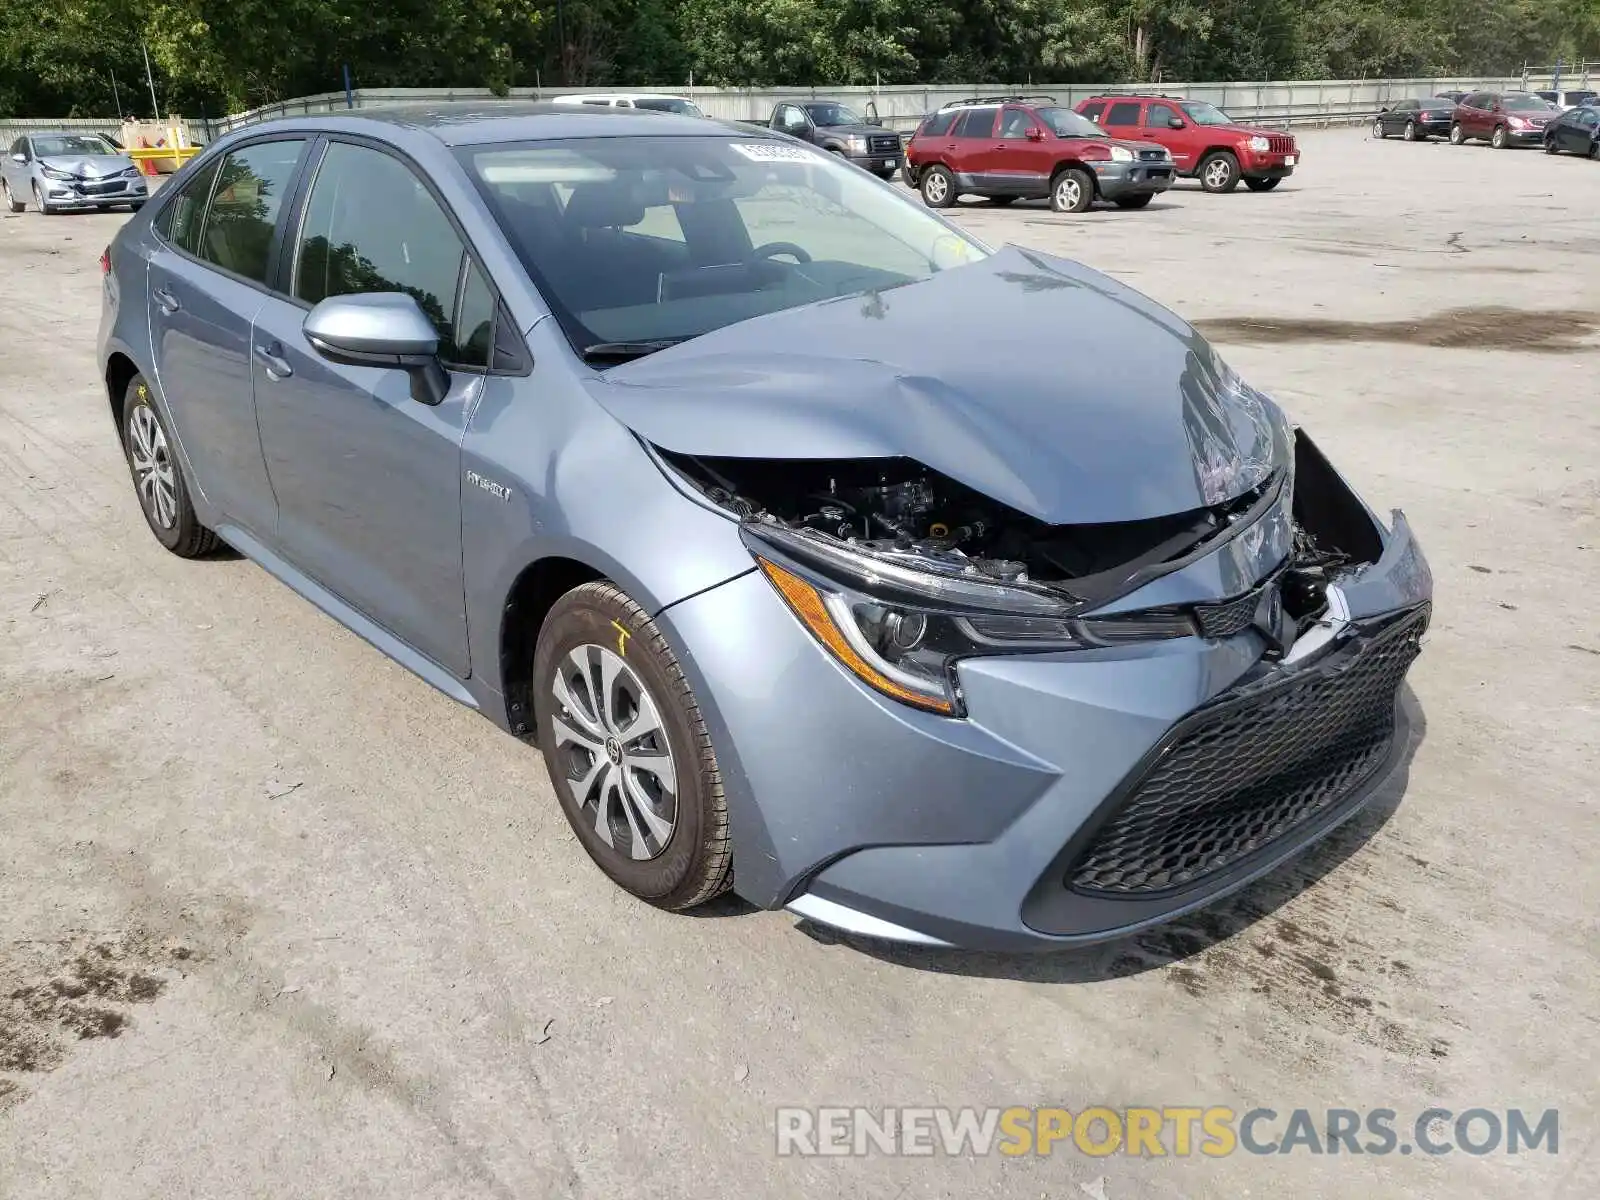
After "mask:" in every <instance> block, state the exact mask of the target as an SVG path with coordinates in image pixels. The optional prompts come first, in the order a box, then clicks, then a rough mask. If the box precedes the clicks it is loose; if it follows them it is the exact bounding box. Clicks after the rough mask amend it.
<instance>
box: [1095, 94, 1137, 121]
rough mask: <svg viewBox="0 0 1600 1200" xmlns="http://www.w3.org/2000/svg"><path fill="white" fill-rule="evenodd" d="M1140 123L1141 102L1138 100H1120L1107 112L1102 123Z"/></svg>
mask: <svg viewBox="0 0 1600 1200" xmlns="http://www.w3.org/2000/svg"><path fill="white" fill-rule="evenodd" d="M1138 123H1139V102H1138V101H1137V100H1118V101H1117V102H1116V103H1115V104H1113V105H1112V106H1111V111H1110V112H1108V113H1106V119H1105V120H1104V121H1101V122H1100V124H1102V125H1137V124H1138Z"/></svg>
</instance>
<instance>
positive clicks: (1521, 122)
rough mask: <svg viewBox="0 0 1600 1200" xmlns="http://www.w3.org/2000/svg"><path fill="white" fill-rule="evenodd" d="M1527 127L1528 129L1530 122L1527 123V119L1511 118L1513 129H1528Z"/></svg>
mask: <svg viewBox="0 0 1600 1200" xmlns="http://www.w3.org/2000/svg"><path fill="white" fill-rule="evenodd" d="M1527 127H1528V121H1527V119H1526V118H1524V117H1512V118H1511V128H1513V129H1526V128H1527Z"/></svg>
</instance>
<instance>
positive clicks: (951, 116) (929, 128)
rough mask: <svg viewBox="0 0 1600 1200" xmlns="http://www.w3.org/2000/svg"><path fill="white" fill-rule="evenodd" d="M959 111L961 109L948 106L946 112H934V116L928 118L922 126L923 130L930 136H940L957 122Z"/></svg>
mask: <svg viewBox="0 0 1600 1200" xmlns="http://www.w3.org/2000/svg"><path fill="white" fill-rule="evenodd" d="M959 112H960V110H959V109H954V108H948V109H946V110H945V111H944V112H936V113H934V114H933V116H931V117H929V118H928V123H927V124H926V125H924V126H923V127H922V132H923V133H924V134H926V135H927V136H928V137H938V136H939V135H940V134H942V133H946V132H948V131H949V129H950V126H952V125H954V124H955V120H956V117H957V115H958V114H959Z"/></svg>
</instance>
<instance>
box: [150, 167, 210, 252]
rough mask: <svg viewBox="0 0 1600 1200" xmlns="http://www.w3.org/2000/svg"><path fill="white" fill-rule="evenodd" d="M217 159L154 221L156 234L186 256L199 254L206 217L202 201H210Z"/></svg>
mask: <svg viewBox="0 0 1600 1200" xmlns="http://www.w3.org/2000/svg"><path fill="white" fill-rule="evenodd" d="M221 161H222V160H221V159H212V160H211V164H210V165H209V166H206V167H202V168H201V170H200V173H199V174H198V175H196V176H195V177H194V178H193V179H191V180H190V181H189V182H188V183H187V184H185V185H184V188H183V191H181V192H179V193H178V194H177V196H176V197H175V198H174V199H173V200H171V201H170V202H169V203H168V204H167V206H166V207H165V208H163V209H162V210H161V215H160V216H159V217H157V218H156V232H157V233H159V234H161V236H162V237H164V238H166V239H167V241H169V242H171V243H172V244H173V245H174V246H176V247H178V249H180V250H184V251H187V252H188V253H190V254H198V253H199V252H200V225H201V222H202V220H204V218H205V215H206V201H207V200H210V199H211V185H212V184H213V183H215V182H216V179H217V166H218V164H219V163H220V162H221Z"/></svg>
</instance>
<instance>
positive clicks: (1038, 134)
mask: <svg viewBox="0 0 1600 1200" xmlns="http://www.w3.org/2000/svg"><path fill="white" fill-rule="evenodd" d="M1022 136H1023V137H1025V138H1027V139H1028V140H1029V141H1030V142H1042V141H1044V130H1042V129H1040V128H1039V127H1038V126H1037V125H1029V126H1028V132H1026V133H1025V134H1023V135H1022Z"/></svg>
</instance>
